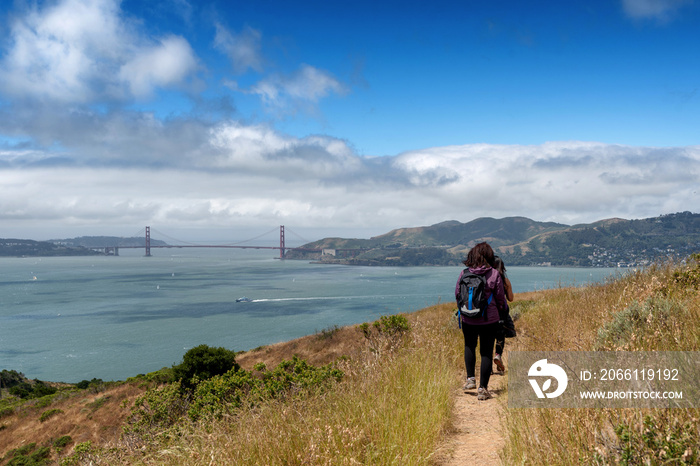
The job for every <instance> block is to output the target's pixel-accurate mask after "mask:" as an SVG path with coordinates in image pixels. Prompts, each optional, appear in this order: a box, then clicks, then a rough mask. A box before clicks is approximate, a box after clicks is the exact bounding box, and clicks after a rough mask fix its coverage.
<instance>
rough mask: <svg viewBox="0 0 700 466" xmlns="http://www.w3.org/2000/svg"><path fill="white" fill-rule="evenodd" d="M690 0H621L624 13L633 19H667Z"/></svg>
mask: <svg viewBox="0 0 700 466" xmlns="http://www.w3.org/2000/svg"><path fill="white" fill-rule="evenodd" d="M691 3H692V0H622V7H623V9H624V11H625V13H626V14H627V15H628V16H630V17H632V18H634V19H657V20H660V21H668V20H669V19H671V17H672V16H673V15H674V14H675V13H676V11H677V10H679V9H681V8H682V7H683V6H685V5H689V4H691Z"/></svg>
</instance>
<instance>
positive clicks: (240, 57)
mask: <svg viewBox="0 0 700 466" xmlns="http://www.w3.org/2000/svg"><path fill="white" fill-rule="evenodd" d="M261 37H262V34H261V33H260V31H257V30H255V29H253V28H251V27H246V28H245V29H243V31H241V33H240V34H235V33H232V32H230V31H229V30H228V29H226V28H225V27H224V26H222V25H221V24H217V25H216V37H215V39H214V46H215V47H216V48H218V49H219V50H221V51H223V52H224V53H225V54H226V55H228V57H229V59H230V60H231V66H232V67H233V69H234V71H235V72H236V73H237V74H242V73H245V72H246V71H247V70H248V68H250V69H252V70H254V71H257V72H262V71H263V58H262V55H261V46H260V39H261Z"/></svg>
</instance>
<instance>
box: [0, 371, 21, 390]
mask: <svg viewBox="0 0 700 466" xmlns="http://www.w3.org/2000/svg"><path fill="white" fill-rule="evenodd" d="M24 380H25V379H24V374H22V373H21V372H17V371H8V370H7V369H3V370H2V371H0V386H1V387H5V388H10V387H14V386H15V385H18V384H20V383H22V382H24Z"/></svg>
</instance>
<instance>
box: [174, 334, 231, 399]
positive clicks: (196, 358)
mask: <svg viewBox="0 0 700 466" xmlns="http://www.w3.org/2000/svg"><path fill="white" fill-rule="evenodd" d="M239 367H240V366H239V365H238V363H236V353H235V352H234V351H231V350H227V349H226V348H211V347H209V346H207V345H199V346H196V347H194V348H192V349H190V350H189V351H187V353H185V355H184V356H183V358H182V363H180V364H179V365H177V366H173V375H174V378H175V380H180V381H181V386H182V388H184V389H189V390H191V389H194V387H195V386H196V385H197V381H198V380H207V379H210V378H212V377H214V376H216V375H222V374H225V373H227V372H228V371H230V370H231V369H233V370H238V368H239Z"/></svg>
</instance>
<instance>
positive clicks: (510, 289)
mask: <svg viewBox="0 0 700 466" xmlns="http://www.w3.org/2000/svg"><path fill="white" fill-rule="evenodd" d="M503 289H504V291H505V292H506V298H508V301H513V298H514V297H515V296H514V295H513V287H512V286H511V284H510V280H509V279H508V277H506V276H505V275H504V276H503Z"/></svg>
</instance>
